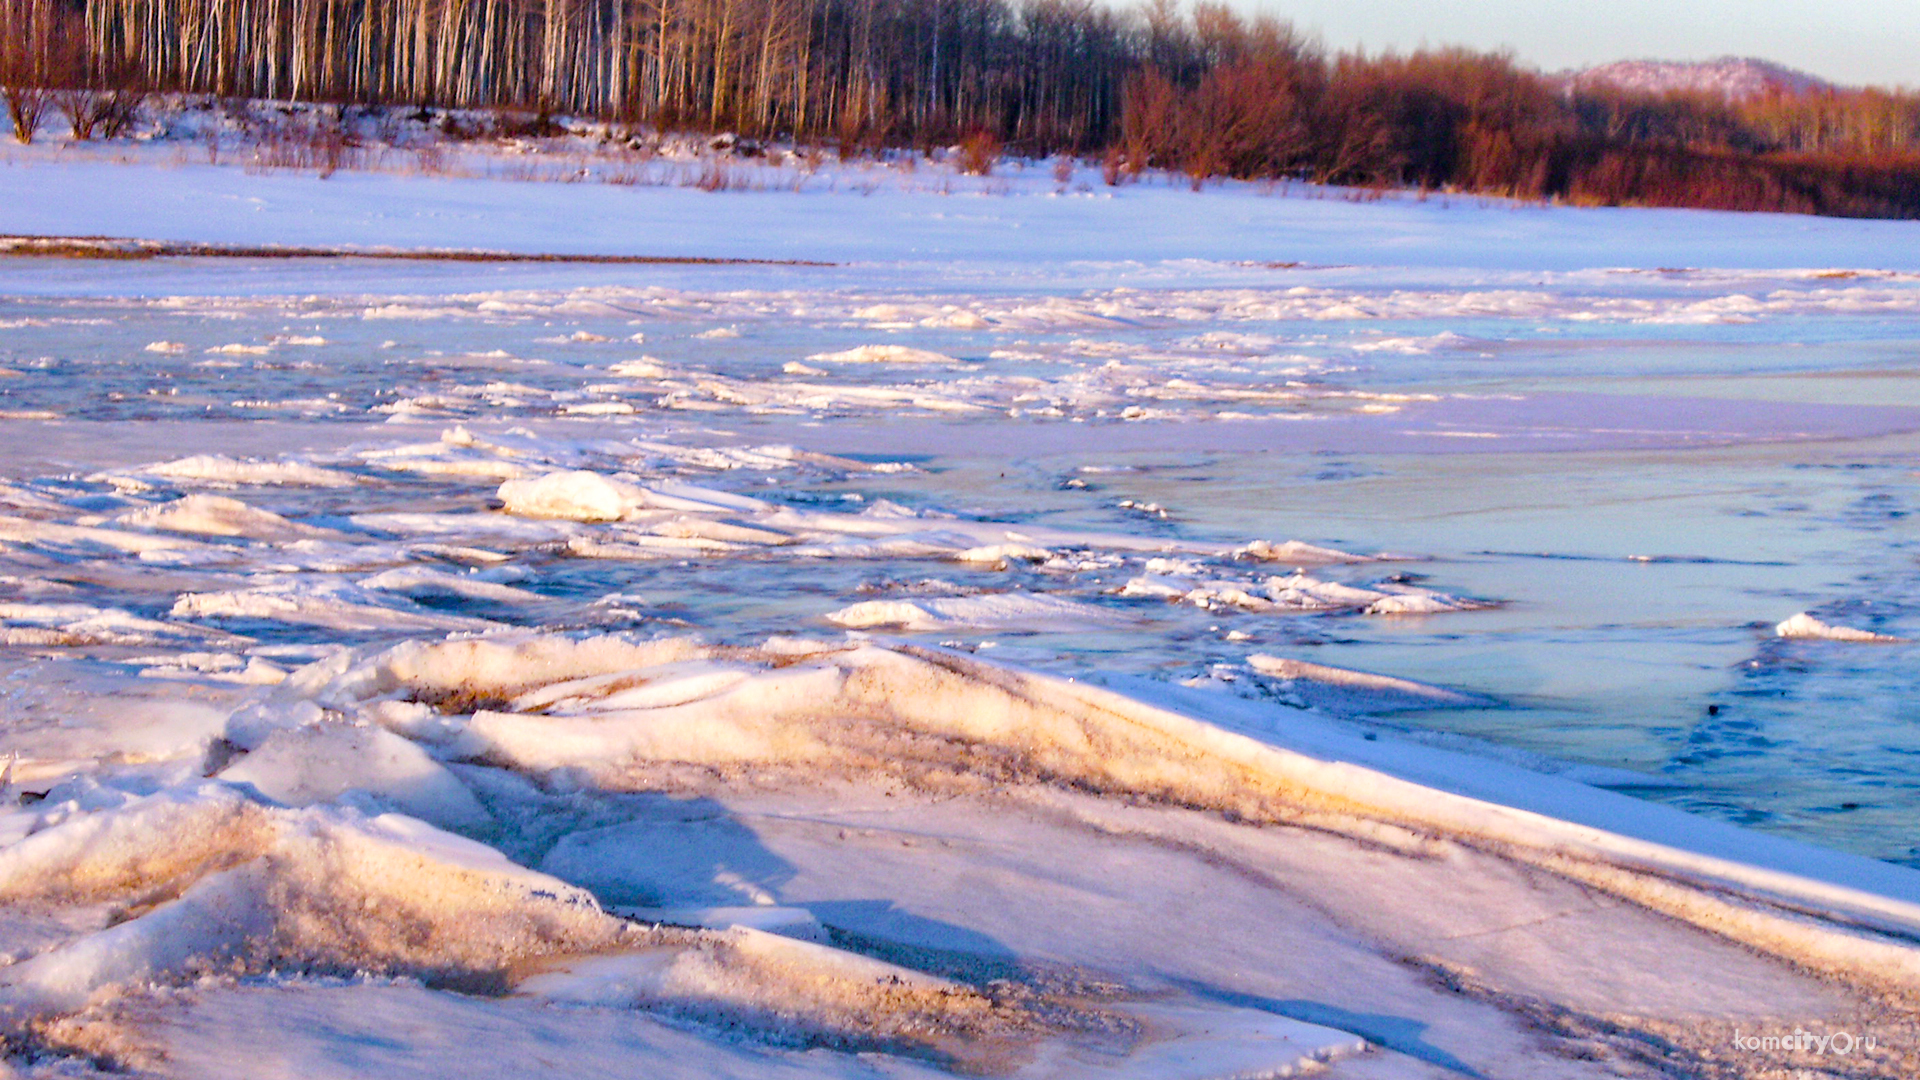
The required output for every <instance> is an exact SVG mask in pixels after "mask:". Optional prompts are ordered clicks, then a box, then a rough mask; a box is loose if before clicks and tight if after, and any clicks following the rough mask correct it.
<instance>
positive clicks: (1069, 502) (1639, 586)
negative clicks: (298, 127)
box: [0, 151, 1920, 1080]
mask: <svg viewBox="0 0 1920 1080" xmlns="http://www.w3.org/2000/svg"><path fill="white" fill-rule="evenodd" d="M35 153H37V151H36V152H35ZM15 157H16V158H17V159H18V160H17V161H16V162H15V164H14V166H13V167H9V168H8V169H4V170H0V205H8V206H9V207H10V209H9V210H8V211H7V212H6V213H7V214H10V215H11V217H10V218H6V219H5V220H9V221H11V222H12V223H11V224H9V225H7V226H6V228H5V229H4V230H3V231H6V232H37V233H42V234H60V235H82V234H87V235H94V234H112V235H127V236H144V237H157V238H163V239H190V240H204V241H209V242H219V243H232V244H260V243H280V242H285V243H298V244H304V245H335V244H344V245H355V244H359V245H365V244H372V243H394V244H402V245H413V246H441V247H445V246H462V247H488V248H494V249H505V250H515V251H523V252H551V251H570V252H589V253H591V252H598V253H612V252H623V253H634V252H639V253H643V254H657V255H670V256H708V255H712V256H724V257H733V258H743V257H768V258H779V259H814V260H818V261H819V263H820V264H819V265H774V264H752V265H749V264H729V265H708V266H689V265H604V264H600V265H580V264H567V263H485V262H444V263H441V262H432V261H402V260H395V259H381V258H370V257H353V258H328V259H283V258H275V259H249V258H235V259H153V260H84V259H40V258H7V259H0V417H3V418H4V419H0V760H4V761H5V762H6V764H5V765H4V766H0V768H5V769H6V773H5V778H4V779H0V791H3V792H4V795H5V804H4V805H3V806H0V1040H11V1041H0V1049H4V1050H6V1051H7V1052H8V1053H14V1048H15V1047H21V1048H24V1049H22V1050H21V1051H20V1052H19V1053H18V1054H16V1057H15V1060H16V1062H18V1063H19V1065H20V1067H21V1068H23V1069H28V1070H29V1071H31V1070H32V1069H41V1070H42V1071H46V1070H54V1069H59V1068H67V1067H69V1066H72V1067H78V1066H77V1065H75V1064H74V1063H75V1062H80V1061H95V1062H107V1063H112V1064H116V1065H117V1066H127V1067H130V1068H133V1069H135V1071H141V1070H144V1071H145V1072H147V1073H152V1074H155V1075H173V1076H195V1077H212V1076H223V1075H241V1074H242V1072H236V1069H241V1066H240V1065H237V1064H236V1062H241V1063H245V1066H246V1068H247V1069H251V1070H252V1071H251V1072H250V1073H246V1074H248V1075H281V1074H284V1075H289V1076H293V1075H298V1076H303V1077H304V1076H319V1075H334V1074H338V1075H355V1076H368V1075H371V1076H389V1075H390V1076H402V1075H424V1074H434V1073H436V1072H444V1071H445V1070H446V1068H447V1067H448V1066H449V1062H451V1061H453V1060H454V1059H455V1058H456V1057H460V1056H461V1054H455V1053H454V1052H453V1051H452V1050H450V1049H449V1048H450V1047H459V1048H461V1051H462V1053H463V1054H465V1055H466V1056H467V1057H471V1058H472V1059H473V1060H482V1059H484V1060H486V1061H488V1062H492V1063H493V1064H492V1065H490V1066H488V1067H487V1068H483V1069H481V1071H480V1073H478V1074H476V1075H491V1074H498V1075H511V1074H514V1073H516V1072H524V1071H526V1070H529V1069H533V1068H550V1067H551V1062H550V1061H548V1060H546V1059H545V1058H543V1057H541V1055H542V1054H545V1053H547V1050H545V1049H540V1048H558V1049H556V1050H555V1051H554V1052H556V1053H559V1054H561V1055H563V1056H564V1057H565V1059H566V1061H567V1063H568V1067H569V1068H570V1069H571V1070H573V1071H574V1072H576V1073H578V1074H580V1075H620V1074H625V1073H627V1072H630V1071H631V1070H632V1069H633V1068H640V1067H645V1068H648V1069H654V1070H657V1071H659V1074H660V1075H675V1073H674V1071H673V1070H675V1069H679V1070H681V1071H682V1073H683V1074H685V1075H690V1076H691V1075H701V1076H709V1075H730V1076H753V1077H759V1076H776V1075H786V1074H789V1073H791V1074H794V1075H801V1074H805V1075H821V1074H823V1073H824V1074H828V1075H843V1076H860V1077H868V1076H919V1075H952V1074H953V1073H955V1072H959V1073H965V1074H993V1075H1007V1076H1021V1077H1034V1078H1039V1077H1072V1076H1093V1075H1101V1076H1107V1075H1125V1076H1135V1077H1142V1078H1148V1077H1152V1078H1161V1077H1165V1078H1174V1077H1183V1078H1192V1080H1201V1078H1204V1077H1210V1076H1226V1075H1246V1074H1251V1073H1260V1074H1266V1073H1267V1072H1274V1073H1275V1074H1279V1073H1278V1071H1279V1070H1288V1069H1294V1068H1300V1067H1309V1065H1308V1063H1319V1064H1316V1065H1312V1066H1311V1067H1314V1068H1318V1067H1320V1065H1328V1066H1330V1067H1331V1068H1332V1069H1333V1075H1336V1076H1351V1077H1356V1078H1366V1077H1374V1078H1379V1077H1406V1078H1417V1080H1433V1078H1437V1077H1442V1076H1459V1075H1480V1076H1489V1077H1514V1078H1520V1077H1525V1078H1527V1080H1535V1078H1539V1077H1588V1076H1599V1075H1608V1076H1615V1075H1644V1076H1672V1075H1713V1076H1746V1075H1771V1073H1769V1072H1768V1071H1767V1070H1769V1069H1774V1068H1776V1067H1784V1066H1783V1062H1784V1064H1785V1065H1795V1066H1809V1067H1811V1066H1813V1065H1819V1066H1821V1067H1825V1065H1826V1064H1827V1062H1825V1061H1818V1060H1815V1059H1814V1058H1813V1057H1809V1056H1806V1055H1805V1054H1803V1055H1802V1056H1801V1057H1800V1058H1793V1059H1775V1058H1753V1059H1751V1060H1749V1059H1729V1058H1727V1057H1726V1047H1727V1046H1728V1045H1729V1040H1730V1039H1733V1038H1735V1037H1737V1036H1738V1033H1739V1032H1742V1031H1752V1030H1759V1029H1761V1027H1762V1025H1775V1026H1780V1025H1788V1024H1792V1025H1804V1026H1805V1027H1806V1028H1807V1029H1808V1030H1815V1029H1817V1030H1818V1031H1823V1032H1824V1031H1830V1030H1836V1029H1838V1028H1842V1027H1844V1028H1846V1029H1847V1030H1850V1031H1854V1032H1869V1033H1875V1034H1876V1037H1878V1038H1881V1039H1883V1040H1884V1045H1885V1047H1887V1048H1886V1049H1883V1050H1877V1051H1875V1053H1876V1054H1878V1056H1872V1055H1869V1054H1867V1053H1865V1052H1864V1051H1863V1053H1862V1054H1861V1055H1860V1056H1858V1057H1855V1058H1852V1059H1849V1060H1848V1061H1847V1062H1844V1063H1842V1064H1844V1066H1845V1067H1846V1068H1847V1069H1849V1070H1852V1071H1848V1072H1844V1073H1842V1074H1841V1075H1848V1076H1861V1077H1869V1076H1871V1077H1892V1076H1901V1075H1911V1071H1910V1066H1911V1065H1912V1063H1913V1061H1914V1060H1915V1059H1914V1058H1913V1056H1912V1052H1913V1051H1912V1048H1913V1046H1914V1045H1916V1043H1915V1041H1914V1040H1915V1038H1916V1032H1920V1023H1917V1022H1916V1021H1915V1019H1914V1015H1915V1014H1914V1013H1913V1011H1912V1010H1911V1009H1910V1008H1909V1007H1908V1006H1905V1005H1902V1004H1900V1003H1899V1002H1900V1001H1902V1000H1907V999H1905V998H1896V997H1888V996H1885V995H1886V993H1887V992H1890V991H1891V992H1894V993H1896V994H1897V993H1910V992H1912V991H1914V990H1915V989H1916V988H1920V954H1916V953H1915V951H1914V949H1913V948H1912V942H1913V941H1914V940H1915V939H1916V937H1920V875H1916V874H1915V873H1914V869H1913V868H1920V849H1916V848H1915V847H1914V846H1913V844H1914V840H1915V835H1914V823H1915V822H1916V821H1920V723H1917V722H1916V721H1920V707H1916V706H1915V705H1914V704H1913V702H1914V694H1913V689H1914V674H1913V673H1914V671H1915V670H1916V668H1915V660H1916V651H1917V650H1920V644H1916V643H1915V641H1916V640H1920V587H1917V586H1920V575H1917V573H1916V567H1917V566H1920V564H1916V561H1915V556H1916V554H1920V551H1916V549H1915V546H1914V545H1915V536H1914V531H1913V530H1914V518H1913V517H1912V515H1913V514H1914V512H1915V510H1916V505H1915V504H1916V490H1915V483H1914V477H1915V469H1916V462H1917V461H1920V459H1917V458H1916V454H1917V453H1920V366H1916V357H1917V356H1920V354H1917V353H1916V342H1920V272H1916V271H1920V255H1915V254H1913V252H1914V251H1915V250H1916V249H1915V248H1914V247H1913V245H1911V243H1910V239H1911V229H1910V228H1908V226H1907V224H1906V223H1886V222H1874V223H1856V222H1810V221H1806V220H1803V219H1784V218H1766V217H1749V218H1741V217H1734V216H1727V215H1711V214H1685V213H1654V212H1645V213H1640V212H1623V211H1592V212H1586V211H1578V212H1576V211H1570V210H1564V209H1557V208H1556V209H1542V208H1514V207H1504V206H1500V205H1496V204H1482V203H1471V204H1469V203H1466V202H1460V203H1455V204H1452V205H1447V204H1446V203H1445V201H1444V200H1438V199H1436V200H1434V201H1432V202H1415V201H1414V200H1411V199H1407V200H1393V199H1388V200H1386V201H1384V202H1379V203H1374V202H1365V201H1360V200H1357V199H1355V200H1347V201H1340V200H1334V199H1322V198H1318V197H1307V196H1308V195H1311V194H1312V192H1311V190H1309V191H1308V192H1306V193H1302V192H1298V191H1296V192H1294V193H1292V194H1288V193H1285V192H1280V193H1273V192H1262V191H1260V190H1258V189H1253V188H1228V189H1224V190H1221V191H1217V192H1212V191H1210V192H1208V193H1205V194H1202V195H1194V194H1191V193H1188V192H1184V191H1177V190H1175V189H1173V188H1171V187H1150V186H1148V185H1140V186H1136V187H1132V188H1128V189H1123V190H1122V191H1121V192H1119V193H1118V194H1117V195H1116V194H1114V193H1102V192H1096V191H1094V190H1092V189H1091V188H1090V187H1089V189H1088V190H1087V191H1082V192H1080V193H1079V194H1069V193H1068V192H1067V190H1066V187H1065V185H1062V188H1061V190H1060V191H1051V190H1050V189H1051V186H1052V182H1051V181H1048V180H1045V179H1042V178H1041V177H1040V176H1039V171H1038V170H1037V169H1036V170H1035V173H1034V175H1033V176H1027V177H1014V178H1004V177H1003V178H1000V179H996V180H995V181H994V183H995V184H997V185H1000V186H998V187H995V188H993V189H992V190H991V192H990V193H985V194H980V193H967V192H962V193H961V194H958V195H951V196H947V195H936V194H933V193H930V192H928V191H924V190H918V189H915V188H914V187H913V185H914V184H925V183H928V182H929V181H928V180H927V179H926V177H925V172H924V171H922V172H920V173H910V174H906V175H907V177H908V178H907V179H901V178H900V177H899V176H894V177H892V178H891V179H888V178H887V177H885V176H879V174H877V173H874V172H873V170H871V169H868V168H867V167H866V166H859V167H856V166H851V165H850V166H847V167H845V168H844V169H843V170H842V171H843V172H844V173H845V176H843V177H841V178H839V179H835V180H833V181H832V183H833V184H835V185H840V186H838V187H835V188H832V189H829V190H823V191H818V192H813V193H797V192H793V191H783V192H774V191H757V192H754V193H751V194H747V193H741V194H739V195H738V198H737V199H736V198H735V197H734V196H732V195H726V196H709V195H706V194H704V193H699V192H692V191H687V190H643V191H616V190H613V189H610V188H609V187H607V186H605V185H597V186H589V185H577V186H576V185H560V184H544V185H543V184H521V185H514V184H502V183H495V182H483V181H479V180H472V181H458V182H456V181H452V180H444V179H442V180H424V179H407V178H399V177H392V176H378V175H344V174H343V175H342V176H340V177H338V178H337V180H336V181H331V182H326V183H323V182H321V181H318V180H315V179H312V178H306V177H298V176H281V177H263V176H253V175H248V174H247V173H245V171H244V170H240V169H233V168H228V169H214V168H202V167H189V166H186V165H182V164H180V163H177V162H176V163H174V164H173V165H172V166H169V167H160V168H146V167H142V166H138V165H127V164H122V163H113V162H105V161H91V162H90V161H88V160H86V159H84V158H80V159H78V160H68V159H64V158H59V157H57V156H54V155H52V154H50V153H49V154H46V155H42V156H40V157H35V156H33V155H32V154H28V153H26V152H16V153H15ZM149 164H151V163H149ZM862 170H865V171H862ZM916 176H917V177H919V179H913V177H916ZM127 177H137V178H141V179H142V180H143V182H145V183H147V185H148V187H147V189H146V190H145V191H144V192H143V193H142V197H140V198H138V199H131V198H126V197H124V196H116V195H114V192H117V191H119V190H121V189H118V188H115V187H114V184H115V183H116V182H118V183H121V184H124V182H125V180H126V178H127ZM876 177H877V178H876ZM969 182H970V181H969ZM823 183H824V182H823ZM888 184H892V185H894V186H893V187H892V188H889V187H887V186H886V185H888ZM984 190H986V189H984V188H983V191H984ZM49 192H55V193H57V194H54V195H49V194H48V193H49ZM9 199H11V202H7V201H6V200H9ZM730 200H731V201H730ZM216 211H217V212H216ZM1783 623H1786V624H1787V629H1788V630H1790V631H1793V632H1792V633H1790V634H1783V633H1782V632H1781V630H1780V629H1778V628H1779V627H1780V626H1781V624H1783ZM156 988H157V989H156ZM168 988H172V989H168ZM1766 1030H1773V1028H1766ZM1782 1030H1785V1028H1784V1027H1783V1028H1782ZM1822 1052H1823V1053H1824V1051H1822ZM35 1055H38V1056H35ZM450 1055H451V1056H450ZM1729 1061H1731V1064H1729ZM330 1069H331V1070H334V1072H332V1073H329V1072H328V1070H330ZM488 1069H491V1070H492V1072H491V1073H489V1072H488ZM1712 1070H1719V1071H1712ZM1729 1070H1730V1071H1729ZM243 1071H244V1070H243ZM1289 1074H1290V1073H1289Z"/></svg>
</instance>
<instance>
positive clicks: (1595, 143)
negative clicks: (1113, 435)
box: [0, 0, 1920, 217]
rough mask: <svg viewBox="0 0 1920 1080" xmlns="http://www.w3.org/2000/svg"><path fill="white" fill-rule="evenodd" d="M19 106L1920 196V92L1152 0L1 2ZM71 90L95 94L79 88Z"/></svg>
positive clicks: (1855, 200)
mask: <svg viewBox="0 0 1920 1080" xmlns="http://www.w3.org/2000/svg"><path fill="white" fill-rule="evenodd" d="M0 17H4V20H5V26H4V34H3V35H0V88H4V89H5V91H6V98H7V103H8V106H9V109H10V111H11V112H12V113H13V116H14V123H15V127H16V130H19V129H20V128H21V126H22V123H23V113H28V112H31V110H32V109H33V108H35V107H36V102H37V103H38V105H37V107H38V108H41V109H42V110H44V109H45V107H46V105H47V102H48V101H49V100H50V99H52V98H54V97H55V96H57V95H58V94H59V93H62V92H64V93H66V94H67V95H68V96H67V98H66V101H67V103H68V104H67V105H63V106H62V108H63V110H64V111H68V112H69V114H70V115H83V114H84V113H85V107H84V105H83V103H84V102H88V101H91V102H94V103H95V104H94V106H93V109H94V111H95V112H98V113H99V114H100V116H101V119H100V120H99V121H98V123H99V126H100V127H101V128H102V129H103V130H106V129H110V128H113V127H115V126H117V125H122V124H123V121H124V118H125V115H126V113H127V109H126V101H127V100H129V98H130V97H131V96H134V95H138V94H140V93H143V92H147V91H154V90H168V91H185V92H195V93H205V94H212V95H217V96H223V97H253V98H271V99H293V100H310V101H334V102H354V103H367V104H405V105H435V106H447V107H465V108H518V109H526V110H529V111H536V112H548V111H551V112H563V113H571V114H577V115H592V116H598V117H603V118H606V119H609V120H612V121H615V122H619V123H632V124H646V125H651V126H654V127H657V128H679V129H687V128H693V129H709V130H723V129H725V130H733V131H738V132H740V133H742V134H747V135H759V136H786V137H791V138H794V139H798V140H802V141H819V140H823V139H824V140H830V141H837V142H838V143H839V144H840V146H841V148H842V150H843V151H847V150H849V149H859V148H877V147H881V146H919V147H927V146H933V145H941V144H947V143H951V142H955V141H958V140H960V139H963V138H966V137H969V136H973V137H975V140H976V144H977V143H978V141H980V140H987V141H989V142H991V141H994V140H998V141H1001V142H1004V143H1006V144H1007V145H1009V146H1010V147H1012V148H1014V149H1016V150H1018V151H1021V152H1025V153H1030V154H1042V153H1052V152H1056V151H1067V152H1073V153H1079V154H1094V153H1104V154H1105V155H1106V157H1107V164H1108V168H1107V170H1106V171H1107V175H1108V176H1109V178H1110V179H1111V180H1113V181H1114V182H1123V181H1124V179H1125V177H1127V176H1128V175H1130V174H1134V173H1137V172H1139V171H1140V170H1142V169H1146V168H1149V167H1159V168H1166V169H1172V170H1177V171H1179V172H1183V173H1185V174H1186V175H1188V176H1189V177H1191V178H1193V180H1194V182H1195V183H1196V184H1198V183H1200V182H1202V181H1204V180H1206V179H1208V178H1211V177H1218V176H1230V177H1239V178H1300V179H1306V180H1313V181H1319V182H1326V183H1339V184H1351V185H1362V186H1377V187H1417V188H1421V189H1439V190H1462V191H1472V192H1480V193H1491V194H1500V195H1509V196H1515V197H1520V198H1527V199H1561V200H1567V201H1573V202H1579V203H1638V204H1650V205H1679V206H1709V207H1720V208H1728V209H1755V210H1790V211H1800V212H1812V213H1825V214H1846V215H1861V216H1901V217H1912V216H1920V95H1914V94H1908V93H1896V92H1887V91H1878V90H1861V91H1833V92H1827V93H1819V94H1802V95H1785V94H1782V95H1775V96H1771V97H1765V98H1760V99H1755V100H1748V101H1727V100H1723V99H1721V98H1718V97H1714V96H1710V95H1700V94H1694V95H1684V94H1677V95H1650V94H1644V93H1631V92H1626V91H1621V90H1615V89H1608V88H1604V87H1591V86H1588V87H1582V86H1575V85H1567V84H1564V83H1562V82H1560V81H1559V80H1555V79H1553V78H1550V77H1548V76H1544V75H1542V74H1540V73H1538V72H1535V71H1531V70H1529V69H1526V68H1523V67H1521V66H1519V65H1518V64H1516V63H1515V62H1514V61H1513V60H1512V59H1511V58H1510V57H1508V56H1505V55H1500V54H1487V53H1476V52H1470V51H1466V50H1458V49H1437V50H1422V51H1419V52H1415V53H1412V54H1404V55H1398V54H1391V53H1389V54H1384V55H1372V56H1368V55H1363V54H1357V53H1344V54H1329V53H1327V52H1326V51H1325V50H1323V49H1322V48H1320V47H1319V46H1318V45H1317V44H1316V43H1314V42H1312V41H1310V40H1308V39H1306V38H1304V37H1302V36H1300V35H1299V34H1297V33H1295V32H1294V31H1293V29H1292V28H1291V27H1290V26H1289V25H1288V24H1286V23H1283V22H1278V21H1274V20H1268V19H1254V20H1247V19H1244V18H1242V17H1240V16H1238V15H1236V14H1235V13H1234V12H1232V11H1231V10H1230V9H1228V8H1227V7H1226V6H1225V5H1224V4H1219V3H1199V4H1196V5H1195V6H1193V7H1192V8H1191V9H1183V8H1181V7H1180V6H1179V5H1178V2H1177V0H1149V2H1148V3H1147V4H1146V5H1145V6H1144V7H1141V8H1139V9H1136V10H1133V11H1127V12H1121V11H1118V10H1116V9H1114V8H1111V7H1108V6H1104V5H1102V4H1099V3H1096V2H1095V0H0ZM75 109H80V110H81V112H80V113H76V112H75V111H74V110H75Z"/></svg>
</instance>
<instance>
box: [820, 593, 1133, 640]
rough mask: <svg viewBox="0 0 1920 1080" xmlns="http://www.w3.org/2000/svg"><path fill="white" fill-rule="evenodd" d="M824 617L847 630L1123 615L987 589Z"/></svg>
mask: <svg viewBox="0 0 1920 1080" xmlns="http://www.w3.org/2000/svg"><path fill="white" fill-rule="evenodd" d="M823 618H825V619H826V620H827V621H828V622H830V623H833V624H835V625H837V626H845V627H848V628H850V629H855V630H864V629H869V628H873V627H883V626H885V627H898V628H899V629H902V630H907V631H928V630H952V629H959V628H963V627H974V628H979V629H998V630H1043V629H1059V628H1063V627H1076V626H1099V625H1102V624H1106V625H1112V624H1115V623H1122V622H1126V621H1127V617H1126V616H1124V615H1122V614H1120V613H1118V612H1113V611H1108V610H1106V609H1105V608H1098V607H1094V606H1093V605H1091V604H1083V603H1080V602H1079V601H1076V600H1065V599H1062V598H1060V597H1057V596H1046V595H1042V594H1037V593H989V594H986V595H982V596H954V597H935V598H929V599H921V600H867V601H863V602H861V603H858V604H852V605H849V606H847V607H843V608H841V609H839V610H838V611H830V612H828V613H827V614H826V615H825V616H823Z"/></svg>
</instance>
